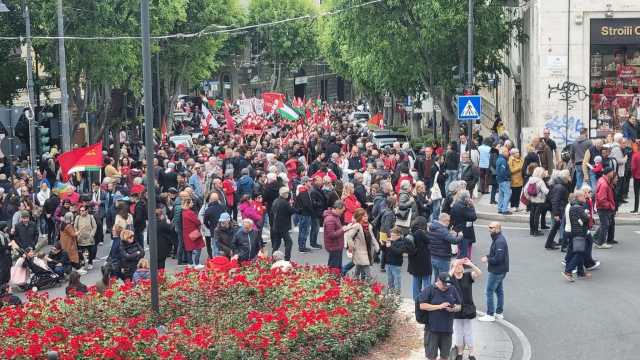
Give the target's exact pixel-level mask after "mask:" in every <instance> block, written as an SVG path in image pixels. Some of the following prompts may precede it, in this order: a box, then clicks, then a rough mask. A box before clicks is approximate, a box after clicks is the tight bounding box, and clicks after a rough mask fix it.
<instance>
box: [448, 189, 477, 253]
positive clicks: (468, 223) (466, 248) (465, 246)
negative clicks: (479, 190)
mask: <svg viewBox="0 0 640 360" xmlns="http://www.w3.org/2000/svg"><path fill="white" fill-rule="evenodd" d="M450 215H451V225H452V226H453V230H454V231H455V232H457V233H458V234H462V241H461V242H460V244H459V245H458V259H462V258H471V246H472V245H473V243H475V242H476V232H475V230H474V228H473V222H474V221H476V220H477V219H478V216H477V215H476V210H475V207H474V206H473V200H472V199H471V195H470V194H469V192H468V191H467V190H462V191H460V192H459V193H458V194H457V199H456V201H455V202H454V203H453V206H452V207H451V213H450Z"/></svg>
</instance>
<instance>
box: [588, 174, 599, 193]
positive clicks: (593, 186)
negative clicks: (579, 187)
mask: <svg viewBox="0 0 640 360" xmlns="http://www.w3.org/2000/svg"><path fill="white" fill-rule="evenodd" d="M597 184H598V178H597V177H596V174H595V173H594V172H593V171H591V170H589V186H591V192H593V193H594V194H595V193H596V185H597Z"/></svg>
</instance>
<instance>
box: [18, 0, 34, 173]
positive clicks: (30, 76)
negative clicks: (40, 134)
mask: <svg viewBox="0 0 640 360" xmlns="http://www.w3.org/2000/svg"><path fill="white" fill-rule="evenodd" d="M22 5H23V10H24V14H23V15H24V23H25V26H26V29H25V31H26V35H27V44H26V48H27V49H26V50H27V91H28V92H29V108H30V109H33V107H34V106H35V100H34V92H33V60H32V58H31V16H30V15H29V5H27V2H26V0H23V2H22ZM34 117H35V111H32V115H31V117H30V119H28V120H29V157H30V159H29V160H30V163H29V164H30V165H31V171H33V173H34V174H35V171H36V132H35V129H34V127H35V125H34V121H33V120H34ZM12 131H13V130H12Z"/></svg>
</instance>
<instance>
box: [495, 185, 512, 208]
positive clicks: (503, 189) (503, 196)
mask: <svg viewBox="0 0 640 360" xmlns="http://www.w3.org/2000/svg"><path fill="white" fill-rule="evenodd" d="M498 186H499V188H498V189H499V190H498V191H500V192H499V193H498V212H499V213H504V212H507V211H509V202H510V200H511V181H503V182H501V183H500V184H499V185H498Z"/></svg>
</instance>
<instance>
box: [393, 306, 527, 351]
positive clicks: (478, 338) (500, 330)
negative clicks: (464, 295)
mask: <svg viewBox="0 0 640 360" xmlns="http://www.w3.org/2000/svg"><path fill="white" fill-rule="evenodd" d="M399 311H400V313H401V314H403V315H406V316H407V317H411V318H412V319H415V314H414V311H415V305H414V303H413V301H412V300H411V299H404V300H403V301H402V303H401V304H400V309H399ZM414 323H415V320H414ZM415 326H416V327H418V328H419V334H420V337H421V339H420V343H421V344H423V339H422V334H423V331H424V330H423V329H424V327H423V325H420V324H418V323H415ZM473 337H474V341H475V356H476V358H478V359H482V360H511V359H512V358H513V356H514V344H513V341H512V340H511V337H510V336H509V334H508V333H507V328H506V327H505V326H504V325H503V324H502V323H501V321H497V322H495V323H483V322H480V321H478V320H474V321H473ZM410 350H411V353H410V354H409V355H408V356H407V357H405V358H403V359H402V360H424V359H425V357H424V348H420V349H410ZM467 355H468V352H467V351H465V355H464V358H465V359H466V358H467ZM514 360H515V359H514Z"/></svg>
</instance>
